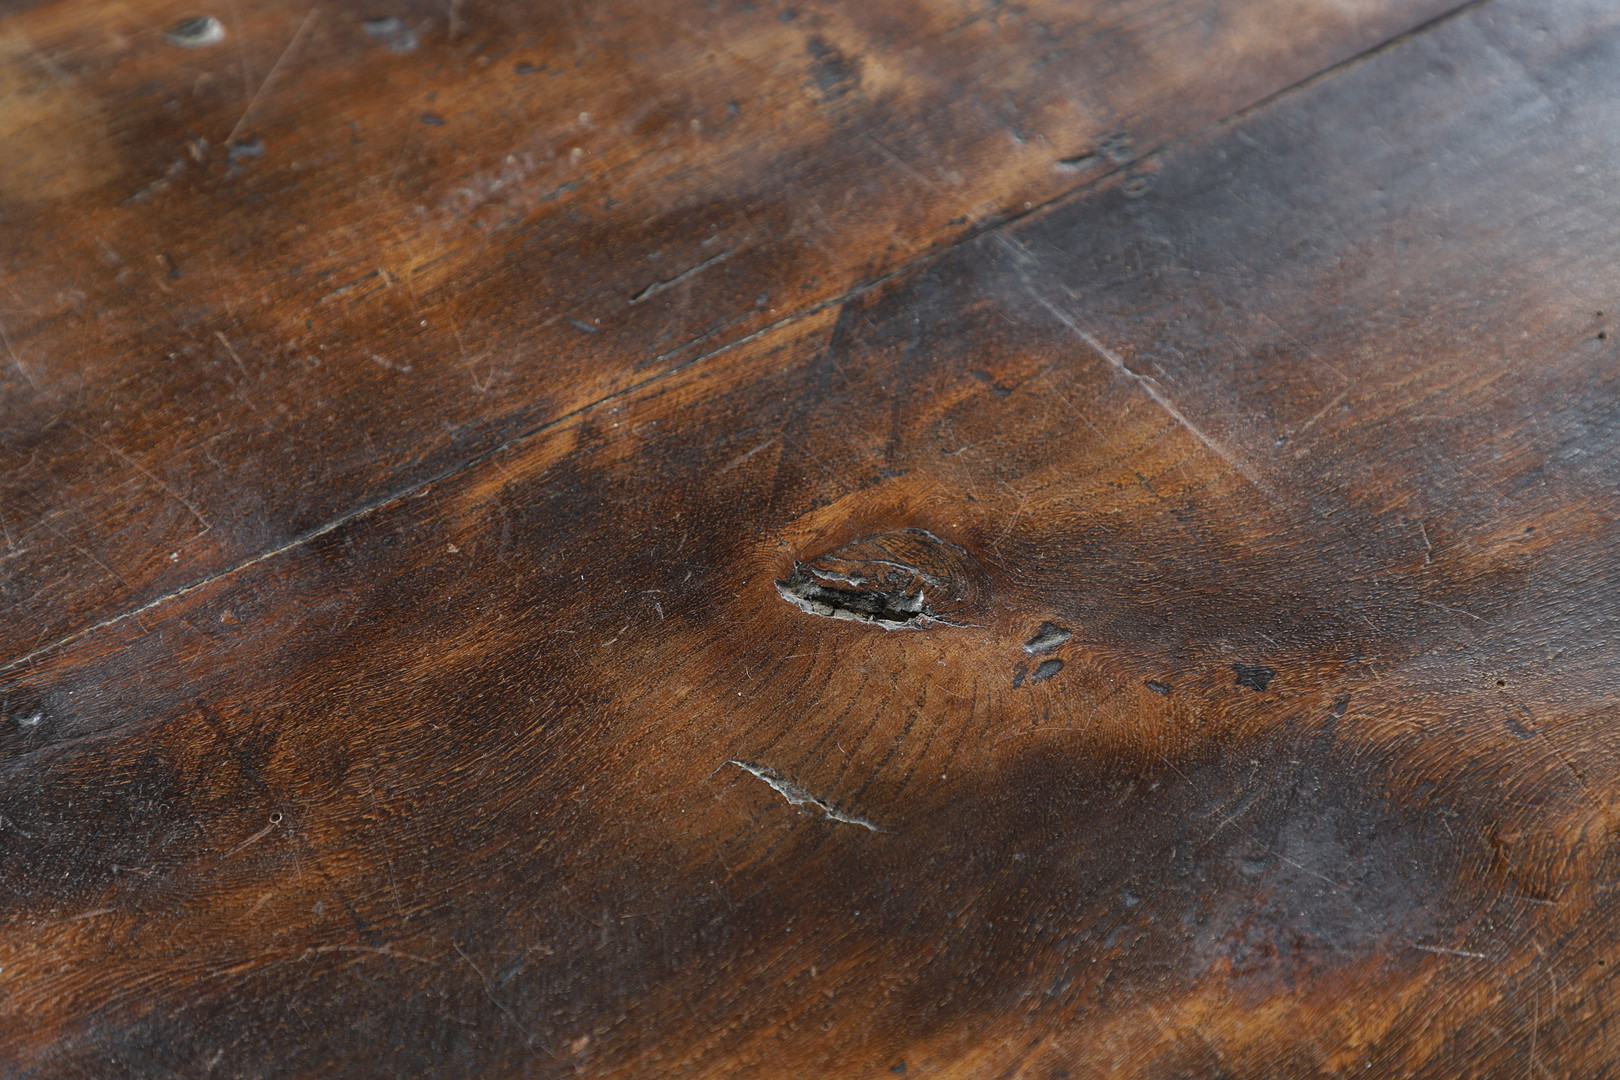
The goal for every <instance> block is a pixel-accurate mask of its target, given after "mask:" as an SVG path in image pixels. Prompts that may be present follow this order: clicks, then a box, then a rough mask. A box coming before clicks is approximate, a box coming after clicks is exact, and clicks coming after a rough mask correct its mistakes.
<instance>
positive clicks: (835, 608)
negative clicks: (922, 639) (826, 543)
mask: <svg viewBox="0 0 1620 1080" xmlns="http://www.w3.org/2000/svg"><path fill="white" fill-rule="evenodd" d="M981 582H982V578H981V575H980V573H979V570H978V567H977V565H976V564H975V563H974V561H973V557H972V556H970V555H969V554H968V553H967V550H966V549H965V548H961V547H958V546H957V545H956V544H953V543H951V542H950V541H948V540H941V539H940V538H939V537H938V536H935V535H934V534H933V533H931V532H929V531H928V530H927V529H901V530H899V531H897V532H886V533H878V534H876V535H873V536H863V537H861V538H860V539H859V540H854V541H852V542H850V543H848V544H845V545H844V546H843V547H841V548H838V549H837V550H836V551H829V552H828V553H826V554H825V555H818V556H817V557H815V558H813V559H810V560H808V561H805V562H800V561H798V560H797V559H795V560H794V562H793V572H792V573H791V574H789V575H788V576H787V578H785V579H783V580H779V581H777V583H776V591H777V592H778V593H780V594H781V595H782V599H784V600H786V601H788V602H789V603H790V604H793V605H794V606H795V607H797V608H799V609H800V610H801V611H805V612H808V613H809V614H811V615H820V616H823V617H824V618H829V619H849V620H851V621H853V622H863V623H868V624H870V625H873V626H881V627H882V628H883V629H885V630H918V629H922V628H923V627H926V626H930V625H932V624H935V623H938V624H940V625H943V626H971V625H972V624H971V623H968V622H964V621H963V616H964V615H966V614H967V613H969V612H971V611H972V610H973V609H974V608H975V607H977V606H978V603H979V599H980V594H981V593H982V591H983V588H982V584H981Z"/></svg>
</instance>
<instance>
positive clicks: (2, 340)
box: [0, 322, 39, 394]
mask: <svg viewBox="0 0 1620 1080" xmlns="http://www.w3.org/2000/svg"><path fill="white" fill-rule="evenodd" d="M0 344H3V345H5V347H6V355H7V356H8V357H10V358H11V366H12V367H14V368H16V369H17V373H18V374H20V375H21V376H22V377H23V379H24V381H26V382H27V383H28V386H29V389H31V390H33V391H34V393H36V394H37V393H39V383H37V382H35V381H34V376H33V373H32V372H30V371H29V370H28V368H27V367H26V366H25V365H24V364H23V362H22V357H20V356H18V355H17V350H16V349H15V348H13V347H12V345H11V335H10V334H8V333H6V324H5V323H3V322H0Z"/></svg>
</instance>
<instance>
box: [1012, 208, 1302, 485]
mask: <svg viewBox="0 0 1620 1080" xmlns="http://www.w3.org/2000/svg"><path fill="white" fill-rule="evenodd" d="M996 239H997V240H998V241H999V242H1000V243H1001V245H1002V247H1003V248H1005V249H1007V250H1008V251H1009V252H1011V253H1012V255H1013V262H1014V266H1015V267H1016V268H1017V271H1018V276H1019V277H1020V278H1021V279H1023V282H1024V289H1025V291H1026V292H1028V293H1029V295H1030V297H1031V298H1032V299H1033V300H1034V301H1035V302H1036V303H1037V304H1040V305H1041V307H1043V308H1045V309H1046V310H1047V311H1048V312H1050V313H1051V315H1052V317H1053V318H1054V319H1056V320H1057V321H1058V322H1060V323H1062V324H1063V325H1064V326H1065V327H1067V328H1068V330H1069V332H1070V333H1072V334H1074V336H1075V337H1077V338H1079V339H1080V340H1081V341H1083V342H1085V343H1086V344H1087V345H1089V346H1090V347H1091V348H1092V350H1093V351H1095V352H1096V353H1097V355H1098V356H1101V357H1102V358H1103V359H1104V360H1106V361H1108V363H1109V364H1110V365H1111V366H1112V367H1113V368H1114V370H1115V371H1117V372H1119V373H1120V374H1121V375H1124V376H1125V377H1126V378H1128V379H1130V380H1131V381H1132V382H1134V383H1136V385H1137V386H1139V387H1141V389H1142V390H1143V392H1144V393H1146V394H1147V396H1148V397H1150V398H1152V399H1153V403H1154V404H1155V405H1157V406H1159V408H1161V409H1163V410H1164V411H1165V413H1166V414H1167V415H1168V416H1169V417H1170V419H1172V420H1174V421H1175V422H1176V423H1177V424H1179V425H1181V426H1182V427H1183V428H1185V429H1186V430H1187V431H1188V432H1189V433H1190V434H1191V435H1192V436H1193V438H1195V439H1197V440H1198V441H1199V442H1201V443H1203V444H1204V446H1206V447H1207V448H1208V449H1210V450H1211V451H1213V452H1214V453H1215V455H1216V456H1217V457H1219V458H1220V459H1221V460H1222V461H1224V462H1226V463H1227V464H1228V465H1230V466H1231V467H1232V468H1233V469H1235V470H1237V472H1238V474H1239V475H1240V476H1242V477H1243V478H1244V479H1245V480H1247V481H1248V482H1249V483H1250V484H1252V485H1253V486H1254V487H1255V488H1256V489H1257V490H1259V491H1261V492H1263V493H1264V494H1265V495H1266V496H1267V497H1268V498H1270V499H1272V500H1273V501H1275V500H1276V499H1277V493H1276V492H1275V491H1273V490H1272V489H1271V487H1270V486H1269V485H1267V484H1266V482H1265V481H1264V480H1262V479H1260V475H1259V474H1258V473H1256V472H1255V471H1254V469H1252V468H1250V466H1249V465H1248V463H1247V462H1245V461H1244V460H1243V459H1242V458H1239V457H1238V456H1237V455H1236V454H1234V453H1232V451H1230V450H1228V449H1227V448H1226V447H1225V446H1223V445H1222V444H1221V443H1220V442H1219V441H1217V440H1216V439H1214V438H1211V437H1210V436H1209V435H1208V434H1206V433H1205V432H1204V431H1203V430H1202V429H1200V428H1199V427H1198V425H1197V424H1194V423H1193V422H1192V421H1191V420H1189V419H1187V417H1186V415H1185V414H1184V413H1183V412H1182V411H1181V410H1180V409H1178V408H1177V407H1176V403H1175V402H1173V401H1171V400H1170V398H1169V397H1167V396H1166V395H1165V394H1164V393H1163V392H1162V391H1160V390H1159V388H1158V385H1157V382H1156V381H1155V380H1154V379H1152V378H1151V377H1149V376H1147V375H1140V374H1138V373H1136V372H1134V371H1132V370H1131V369H1130V368H1129V367H1128V366H1126V363H1125V361H1124V360H1123V359H1121V358H1120V356H1119V354H1118V353H1116V352H1114V351H1113V350H1112V349H1110V348H1109V347H1108V346H1106V345H1104V344H1103V343H1102V342H1100V341H1098V340H1097V339H1096V338H1095V337H1093V336H1092V335H1091V334H1090V333H1089V332H1088V331H1087V330H1086V329H1085V327H1083V326H1081V325H1080V324H1079V323H1077V322H1075V321H1074V319H1073V317H1071V316H1070V315H1069V313H1068V312H1066V311H1064V310H1063V309H1062V308H1060V307H1058V305H1056V304H1054V303H1052V301H1050V300H1048V299H1047V298H1046V297H1045V296H1044V295H1042V293H1041V291H1040V289H1038V288H1036V287H1035V283H1034V282H1032V281H1030V279H1029V272H1028V270H1027V269H1026V266H1027V264H1028V263H1029V262H1031V261H1033V258H1034V257H1033V256H1032V255H1031V254H1030V253H1029V249H1028V248H1026V247H1024V246H1023V245H1022V244H1020V243H1019V242H1018V241H1017V240H1016V239H1014V238H1012V237H1009V236H1006V235H1005V234H997V237H996Z"/></svg>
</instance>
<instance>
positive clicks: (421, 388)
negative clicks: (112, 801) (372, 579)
mask: <svg viewBox="0 0 1620 1080" xmlns="http://www.w3.org/2000/svg"><path fill="white" fill-rule="evenodd" d="M1454 3H1455V0H1421V2H1418V3H1393V2H1388V0H1379V2H1374V3H1364V4H1358V5H1354V6H1351V7H1318V6H1301V5H1298V4H1294V3H1289V2H1284V0H1245V2H1240V3H1222V4H1216V5H1210V4H1205V3H1192V2H1190V0H1185V2H1181V0H1178V2H1177V3H1171V4H1160V3H1154V4H1148V3H1134V2H1133V3H1110V4H1083V5H1075V4H1070V3H1063V2H1058V0H1032V2H1029V3H1023V4H1020V5H1012V6H1009V5H1002V4H999V3H977V2H974V3H957V2H934V3H920V2H917V0H882V2H878V3H863V4H851V5H841V6H826V5H824V6H805V5H791V4H781V3H763V4H762V3H754V2H751V0H750V2H744V0H728V2H726V3H719V4H715V3H697V2H680V3H673V4H663V3H660V4H650V3H640V2H637V3H630V2H625V0H591V2H584V3H582V2H570V3H552V4H540V5H534V4H526V3H515V2H482V0H479V2H468V3H463V2H460V0H457V2H456V3H454V4H451V5H450V6H448V7H446V6H444V5H442V4H431V3H426V2H400V3H393V4H388V5H383V8H385V9H386V10H383V8H379V9H378V10H376V11H372V10H371V9H361V8H356V7H354V6H352V5H348V4H325V3H313V4H309V3H302V2H294V0H243V2H241V3H233V4H232V5H230V7H229V9H228V10H227V9H225V8H220V9H217V10H215V11H214V12H213V14H214V15H215V16H217V17H218V19H219V20H220V24H221V27H222V29H223V30H224V33H225V37H224V39H223V40H221V41H219V42H218V43H217V44H216V45H214V46H212V47H206V48H183V47H180V46H177V45H175V44H172V43H171V42H169V41H167V40H166V39H165V32H166V31H168V30H170V29H171V28H172V27H174V26H175V25H176V24H177V23H178V22H179V21H181V20H182V19H183V17H187V16H196V15H198V14H199V13H198V12H197V11H195V10H193V9H192V8H191V7H188V6H186V5H181V4H177V3H174V2H172V0H133V2H122V0H121V2H119V3H116V4H115V3H104V2H99V0H96V2H91V0H73V2H69V0H58V2H55V3H38V4H30V5H16V4H12V5H7V7H6V9H5V13H4V15H3V16H0V72H3V74H0V79H3V80H4V81H3V82H0V139H3V140H4V146H5V151H4V153H5V157H6V167H5V168H4V169H0V328H3V331H4V334H3V336H4V338H5V341H4V356H3V357H0V360H3V361H4V363H0V380H3V381H0V514H3V520H0V525H3V534H0V542H3V543H4V544H5V548H4V555H3V558H4V560H5V562H4V570H3V573H0V605H3V609H4V611H5V613H6V615H5V618H4V620H3V621H0V664H3V663H8V662H15V661H16V660H17V659H18V658H20V657H22V656H25V655H27V654H28V653H30V652H31V651H33V650H35V649H37V648H40V647H45V646H49V645H50V644H52V643H53V642H55V641H57V640H59V639H60V638H62V637H63V636H65V635H71V634H74V633H78V632H81V631H83V630H84V629H85V628H87V627H90V626H93V625H96V624H97V623H99V622H100V621H103V620H105V619H107V618H112V617H119V616H123V615H126V614H127V613H128V612H130V611H131V610H135V609H138V608H139V607H140V606H141V605H143V604H146V603H150V602H151V601H153V600H155V599H159V598H161V597H163V596H166V595H168V594H170V593H172V592H174V591H176V590H180V589H184V588H188V587H191V586H193V585H195V584H196V583H197V582H199V581H203V580H207V579H208V578H209V577H210V576H211V575H214V574H217V573H220V572H223V571H225V570H226V569H228V568H230V567H232V566H236V565H240V564H241V563H242V562H244V561H246V560H250V559H253V558H256V557H259V556H260V555H262V554H264V553H266V552H270V551H274V550H276V549H277V548H279V547H281V546H283V545H285V544H287V543H289V542H292V541H294V540H296V539H299V538H301V537H305V536H308V535H309V534H311V533H313V532H315V531H318V530H320V529H323V528H326V527H328V526H330V525H331V524H332V523H333V522H335V521H340V520H342V519H343V518H344V517H345V516H346V515H349V514H352V513H355V512H358V511H361V510H364V509H365V508H366V507H368V506H371V505H374V504H375V503H376V502H377V501H379V500H381V499H384V498H387V497H389V496H391V495H393V494H397V493H399V492H401V491H404V490H407V489H409V488H411V487H414V486H417V485H420V484H421V483H423V482H425V481H427V480H430V479H432V478H434V477H436V476H440V475H444V474H447V473H449V472H453V471H455V470H456V469H457V468H459V467H461V466H463V465H465V464H466V463H467V462H469V461H472V460H476V459H477V458H478V457H479V456H480V455H483V454H486V453H488V452H490V451H492V450H494V449H495V448H498V447H499V446H501V445H503V444H504V443H505V442H507V441H508V440H510V439H512V438H514V437H517V436H519V435H522V434H524V433H527V432H531V431H533V430H535V429H536V428H537V427H538V426H541V425H543V424H545V423H548V422H551V421H554V420H556V419H557V418H559V417H561V416H565V415H567V414H568V413H570V412H571V411H573V410H576V409H578V408H581V407H583V406H585V405H587V404H589V403H591V402H594V401H598V400H600V399H602V398H603V397H605V396H607V395H610V394H614V393H619V392H623V391H624V390H626V389H627V388H629V387H633V386H635V385H637V384H639V383H641V382H643V381H645V380H647V379H649V378H655V377H657V376H658V375H660V374H662V373H665V372H667V371H669V370H671V369H673V368H675V367H678V366H679V365H681V364H684V363H687V362H690V361H692V360H694V359H696V358H699V357H701V356H703V355H706V354H707V353H709V352H712V351H713V350H714V349H716V348H719V347H723V346H724V345H726V344H727V343H729V342H733V341H737V340H740V339H741V338H743V337H746V336H747V335H748V334H751V333H755V332H758V331H759V330H761V329H762V328H764V327H767V326H769V325H772V324H773V323H775V322H779V321H781V320H782V319H785V318H789V317H794V316H796V315H799V314H801V313H803V312H805V311H807V310H813V309H814V308H815V307H816V306H817V305H819V304H825V303H828V302H831V301H832V300H834V299H836V298H837V297H839V296H842V295H844V294H845V293H846V292H848V291H849V290H850V289H851V288H853V287H857V286H860V285H861V284H863V283H867V282H870V281H872V280H874V279H877V278H879V277H881V276H882V275H883V274H885V273H887V272H890V271H892V270H893V269H895V268H896V267H898V266H901V265H903V264H905V263H906V262H907V261H908V260H911V259H914V258H915V257H917V256H918V255H920V254H923V253H926V252H929V251H931V250H934V249H936V248H937V247H939V246H941V245H946V244H949V243H951V242H954V241H955V240H957V239H959V238H961V237H963V236H965V235H969V234H971V233H972V232H973V231H975V230H977V229H982V228H984V227H986V226H987V225H988V224H993V223H995V222H997V221H1001V220H1004V219H1006V218H1007V217H1009V216H1011V215H1016V214H1018V213H1022V212H1023V211H1024V209H1025V208H1027V207H1029V206H1032V205H1036V204H1040V203H1043V202H1046V201H1048V200H1050V199H1052V198H1054V197H1056V196H1058V195H1059V194H1061V193H1063V192H1064V191H1067V190H1070V189H1072V188H1074V187H1075V186H1076V185H1079V184H1083V183H1086V182H1089V181H1091V180H1093V179H1095V178H1096V177H1099V176H1102V175H1106V174H1108V173H1110V172H1112V171H1117V170H1118V169H1119V168H1121V167H1123V166H1124V165H1126V164H1128V163H1129V162H1131V161H1133V160H1135V159H1137V158H1138V157H1140V156H1141V155H1142V154H1143V153H1145V152H1147V151H1150V150H1152V149H1153V148H1154V147H1156V146H1160V145H1163V144H1165V143H1166V142H1169V141H1172V140H1174V139H1176V138H1179V137H1183V136H1185V135H1187V134H1190V133H1191V132H1194V131H1196V130H1198V129H1199V128H1201V127H1202V126H1204V125H1206V124H1208V123H1210V122H1212V121H1215V120H1218V119H1219V118H1221V117H1223V116H1226V115H1229V114H1230V113H1232V112H1233V111H1234V110H1237V109H1240V108H1243V107H1245V106H1247V105H1250V104H1252V103H1253V102H1254V101H1256V100H1259V99H1261V98H1263V97H1265V96H1266V95H1268V94H1271V93H1274V92H1276V91H1278V90H1280V89H1282V88H1284V87H1286V86H1289V85H1291V84H1293V83H1295V82H1297V81H1299V80H1301V79H1304V78H1307V77H1309V76H1311V75H1313V74H1315V73H1317V72H1320V71H1322V70H1323V69H1325V68H1327V67H1329V66H1330V65H1332V64H1334V63H1337V62H1340V61H1343V60H1345V59H1346V58H1348V57H1351V56H1354V55H1357V54H1358V53H1361V52H1362V51H1364V50H1366V49H1368V48H1371V47H1374V46H1376V45H1377V44H1378V43H1380V42H1382V41H1385V40H1387V39H1389V38H1391V37H1392V36H1396V35H1398V34H1400V33H1402V32H1403V31H1406V30H1408V29H1410V28H1411V27H1413V26H1415V25H1417V24H1419V23H1421V22H1422V21H1423V20H1425V19H1428V18H1432V17H1434V16H1436V15H1438V14H1440V13H1442V12H1444V11H1445V10H1447V9H1448V8H1449V7H1451V6H1453V5H1454ZM368 19H369V20H371V21H369V22H368V21H367V20H368Z"/></svg>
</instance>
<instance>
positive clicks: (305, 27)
mask: <svg viewBox="0 0 1620 1080" xmlns="http://www.w3.org/2000/svg"><path fill="white" fill-rule="evenodd" d="M319 11H320V4H318V3H317V4H311V5H310V6H309V14H307V15H305V16H304V21H303V22H301V23H299V24H298V29H297V30H296V31H295V32H294V33H293V36H292V40H290V41H288V42H287V47H286V48H285V49H282V50H281V55H280V56H278V57H276V62H275V63H274V64H272V65H270V71H269V72H268V73H267V74H266V75H265V77H264V81H263V82H261V83H260V84H259V89H258V90H256V91H255V92H254V94H253V96H252V97H251V98H249V99H248V103H247V107H246V108H244V109H243V110H242V116H241V118H240V119H238V120H237V121H236V126H235V127H233V128H231V133H230V134H229V135H227V136H225V145H226V146H230V145H231V144H232V143H234V142H235V141H236V136H237V135H238V134H239V133H240V132H241V130H242V125H243V124H246V123H247V119H248V117H249V116H250V115H252V113H253V110H254V108H255V107H256V106H257V105H258V104H259V101H260V100H261V99H262V98H263V97H264V93H265V91H266V90H268V89H269V88H270V83H271V80H273V79H274V78H275V77H276V72H278V71H280V70H281V66H282V65H283V64H285V63H286V62H287V57H289V56H291V55H292V54H293V52H294V51H295V50H296V49H297V48H298V45H299V43H300V42H302V41H303V40H304V35H306V34H308V33H309V30H310V27H312V26H313V25H314V24H315V16H316V14H317V13H318V12H319ZM240 40H241V39H240V35H238V42H239V43H240Z"/></svg>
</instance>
